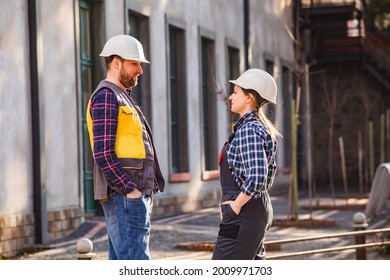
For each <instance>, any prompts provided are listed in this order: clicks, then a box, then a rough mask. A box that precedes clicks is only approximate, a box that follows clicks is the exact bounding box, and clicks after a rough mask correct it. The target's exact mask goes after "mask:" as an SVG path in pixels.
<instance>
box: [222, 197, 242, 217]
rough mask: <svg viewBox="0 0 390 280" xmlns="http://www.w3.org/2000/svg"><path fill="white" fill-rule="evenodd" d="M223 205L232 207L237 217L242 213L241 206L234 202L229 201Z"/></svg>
mask: <svg viewBox="0 0 390 280" xmlns="http://www.w3.org/2000/svg"><path fill="white" fill-rule="evenodd" d="M222 205H230V208H232V210H233V212H234V213H236V214H237V215H238V214H240V212H241V206H239V205H238V204H237V203H236V202H235V201H234V200H227V201H225V202H223V203H222Z"/></svg>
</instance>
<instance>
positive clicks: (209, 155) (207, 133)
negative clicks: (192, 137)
mask: <svg viewBox="0 0 390 280" xmlns="http://www.w3.org/2000/svg"><path fill="white" fill-rule="evenodd" d="M201 52H202V53H201V72H202V74H201V75H202V76H201V80H202V87H201V94H202V110H203V111H202V113H203V166H204V171H205V172H204V174H203V175H202V178H203V179H204V180H207V179H214V178H215V177H214V176H211V177H210V175H211V174H213V173H210V172H208V171H215V170H217V169H218V163H217V159H218V148H217V119H216V118H217V114H216V108H217V106H216V102H217V93H216V86H215V83H216V73H215V71H216V67H215V44H214V41H213V40H210V39H208V38H205V37H201Z"/></svg>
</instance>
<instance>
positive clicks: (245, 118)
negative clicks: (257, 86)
mask: <svg viewBox="0 0 390 280" xmlns="http://www.w3.org/2000/svg"><path fill="white" fill-rule="evenodd" d="M251 119H256V120H259V116H258V115H257V110H253V111H250V112H248V113H246V114H245V115H243V116H242V117H241V119H239V121H238V122H237V123H236V124H235V125H234V131H237V129H239V128H240V127H241V126H242V125H243V124H244V123H246V122H247V121H249V120H251Z"/></svg>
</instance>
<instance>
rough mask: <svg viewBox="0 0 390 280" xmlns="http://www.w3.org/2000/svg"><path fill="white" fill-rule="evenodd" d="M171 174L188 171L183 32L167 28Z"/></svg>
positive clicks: (170, 27) (171, 27) (174, 28)
mask: <svg viewBox="0 0 390 280" xmlns="http://www.w3.org/2000/svg"><path fill="white" fill-rule="evenodd" d="M169 84H170V153H171V172H172V173H184V172H188V171H189V164H188V131H187V88H186V65H185V32H184V30H182V29H179V28H176V27H173V26H169Z"/></svg>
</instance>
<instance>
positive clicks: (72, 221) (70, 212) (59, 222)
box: [0, 208, 84, 257]
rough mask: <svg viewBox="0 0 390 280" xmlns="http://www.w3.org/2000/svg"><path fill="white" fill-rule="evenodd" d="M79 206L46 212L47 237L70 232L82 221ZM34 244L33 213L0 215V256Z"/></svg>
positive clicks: (12, 253) (60, 235) (20, 251)
mask: <svg viewBox="0 0 390 280" xmlns="http://www.w3.org/2000/svg"><path fill="white" fill-rule="evenodd" d="M83 219H84V218H83V211H82V209H81V208H70V209H64V210H57V211H51V212H48V221H47V222H48V238H49V241H50V240H54V239H57V238H61V237H64V236H66V235H68V234H70V233H71V232H72V231H73V230H74V229H76V228H78V227H79V226H80V225H81V223H82V222H83ZM34 245H35V219H34V215H33V214H27V215H9V216H2V217H0V256H2V257H13V256H16V255H18V254H20V253H22V252H23V251H24V250H25V249H26V248H29V247H33V246H34Z"/></svg>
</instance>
